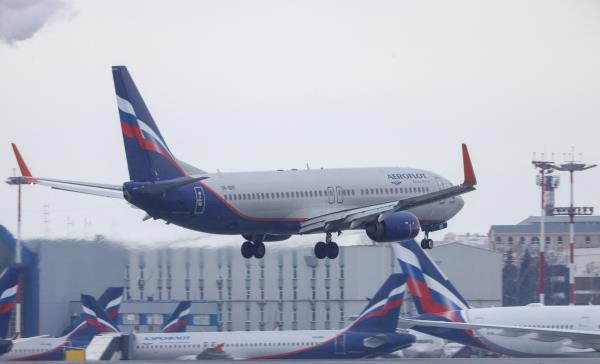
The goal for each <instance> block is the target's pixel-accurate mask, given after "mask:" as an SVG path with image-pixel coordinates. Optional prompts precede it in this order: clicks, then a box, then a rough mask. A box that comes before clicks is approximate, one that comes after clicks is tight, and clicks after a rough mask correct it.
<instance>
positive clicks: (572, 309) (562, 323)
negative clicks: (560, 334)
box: [439, 304, 600, 357]
mask: <svg viewBox="0 0 600 364" xmlns="http://www.w3.org/2000/svg"><path fill="white" fill-rule="evenodd" d="M455 313H456V314H458V315H460V317H462V319H463V320H464V322H466V323H473V324H493V325H509V326H522V327H533V328H547V329H559V330H580V331H581V330H584V331H597V332H598V333H599V334H600V306H543V305H539V304H530V305H527V306H521V307H491V308H471V309H466V310H461V311H455ZM439 330H442V331H445V330H448V331H447V332H446V335H443V336H444V337H445V338H447V339H452V338H453V337H454V338H456V336H455V335H456V334H457V333H459V332H460V331H461V330H455V329H439ZM470 335H472V338H473V339H474V340H479V341H480V342H481V343H482V344H483V347H484V348H488V349H489V350H492V351H495V352H498V353H502V354H504V355H510V356H515V357H540V356H547V357H556V356H569V357H573V356H600V353H599V352H597V351H596V350H593V349H590V348H578V347H577V344H574V343H573V342H572V341H571V340H569V339H560V338H555V339H548V338H540V336H539V335H538V334H536V333H523V334H522V335H521V334H519V335H514V334H507V333H506V332H504V331H503V330H502V329H496V328H482V329H478V330H476V331H472V332H471V334H470ZM440 336H441V335H440ZM455 341H458V340H455Z"/></svg>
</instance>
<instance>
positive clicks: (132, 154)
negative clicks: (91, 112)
mask: <svg viewBox="0 0 600 364" xmlns="http://www.w3.org/2000/svg"><path fill="white" fill-rule="evenodd" d="M112 73H113V80H114V84H115V92H116V94H117V105H118V107H119V118H120V121H121V130H122V131H123V141H124V143H125V154H126V155H127V165H128V168H129V178H130V179H131V180H132V181H139V182H148V181H160V180H169V179H174V178H178V177H182V176H185V175H186V173H185V172H184V170H183V169H182V167H181V166H180V165H179V163H178V162H177V160H176V159H175V157H174V156H173V154H172V153H171V151H170V150H169V147H168V146H167V143H166V142H165V139H164V138H163V136H162V134H161V133H160V130H158V126H157V125H156V123H155V122H154V119H153V118H152V115H151V114H150V111H148V108H147V107H146V104H145V103H144V100H143V99H142V95H140V92H139V91H138V89H137V87H136V86H135V83H134V82H133V79H132V78H131V75H130V74H129V71H128V70H127V67H125V66H113V67H112Z"/></svg>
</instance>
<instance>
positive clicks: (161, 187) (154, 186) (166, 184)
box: [135, 177, 208, 195]
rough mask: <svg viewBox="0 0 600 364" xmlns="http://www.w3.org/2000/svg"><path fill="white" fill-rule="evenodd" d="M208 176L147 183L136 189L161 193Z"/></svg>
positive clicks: (151, 193)
mask: <svg viewBox="0 0 600 364" xmlns="http://www.w3.org/2000/svg"><path fill="white" fill-rule="evenodd" d="M207 178H208V177H181V178H174V179H170V180H167V181H160V182H154V183H147V184H143V185H141V186H139V187H137V188H136V189H135V190H136V191H138V192H141V193H145V194H148V195H159V194H162V193H164V192H166V191H168V190H171V189H173V188H177V187H181V186H185V185H187V184H190V183H194V182H198V181H202V180H203V179H207Z"/></svg>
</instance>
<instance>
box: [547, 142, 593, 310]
mask: <svg viewBox="0 0 600 364" xmlns="http://www.w3.org/2000/svg"><path fill="white" fill-rule="evenodd" d="M574 159H575V158H574V153H571V160H570V161H567V163H564V164H560V165H557V166H553V167H554V168H555V169H556V170H558V171H566V172H569V177H570V181H571V183H570V185H571V189H570V195H571V198H570V206H569V207H556V208H554V210H553V214H554V215H568V216H569V304H570V305H574V304H575V215H592V214H593V213H594V208H593V207H575V205H574V196H573V195H574V183H573V182H574V174H575V172H578V171H585V170H587V169H590V168H594V167H596V165H595V164H592V165H586V164H585V163H576V162H575V160H574Z"/></svg>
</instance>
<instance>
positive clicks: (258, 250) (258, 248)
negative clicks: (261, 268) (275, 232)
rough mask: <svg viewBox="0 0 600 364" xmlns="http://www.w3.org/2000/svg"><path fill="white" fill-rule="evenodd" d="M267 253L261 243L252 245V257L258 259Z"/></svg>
mask: <svg viewBox="0 0 600 364" xmlns="http://www.w3.org/2000/svg"><path fill="white" fill-rule="evenodd" d="M266 252H267V248H265V244H263V243H262V242H258V243H254V257H255V258H257V259H260V258H262V257H264V256H265V253H266Z"/></svg>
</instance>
